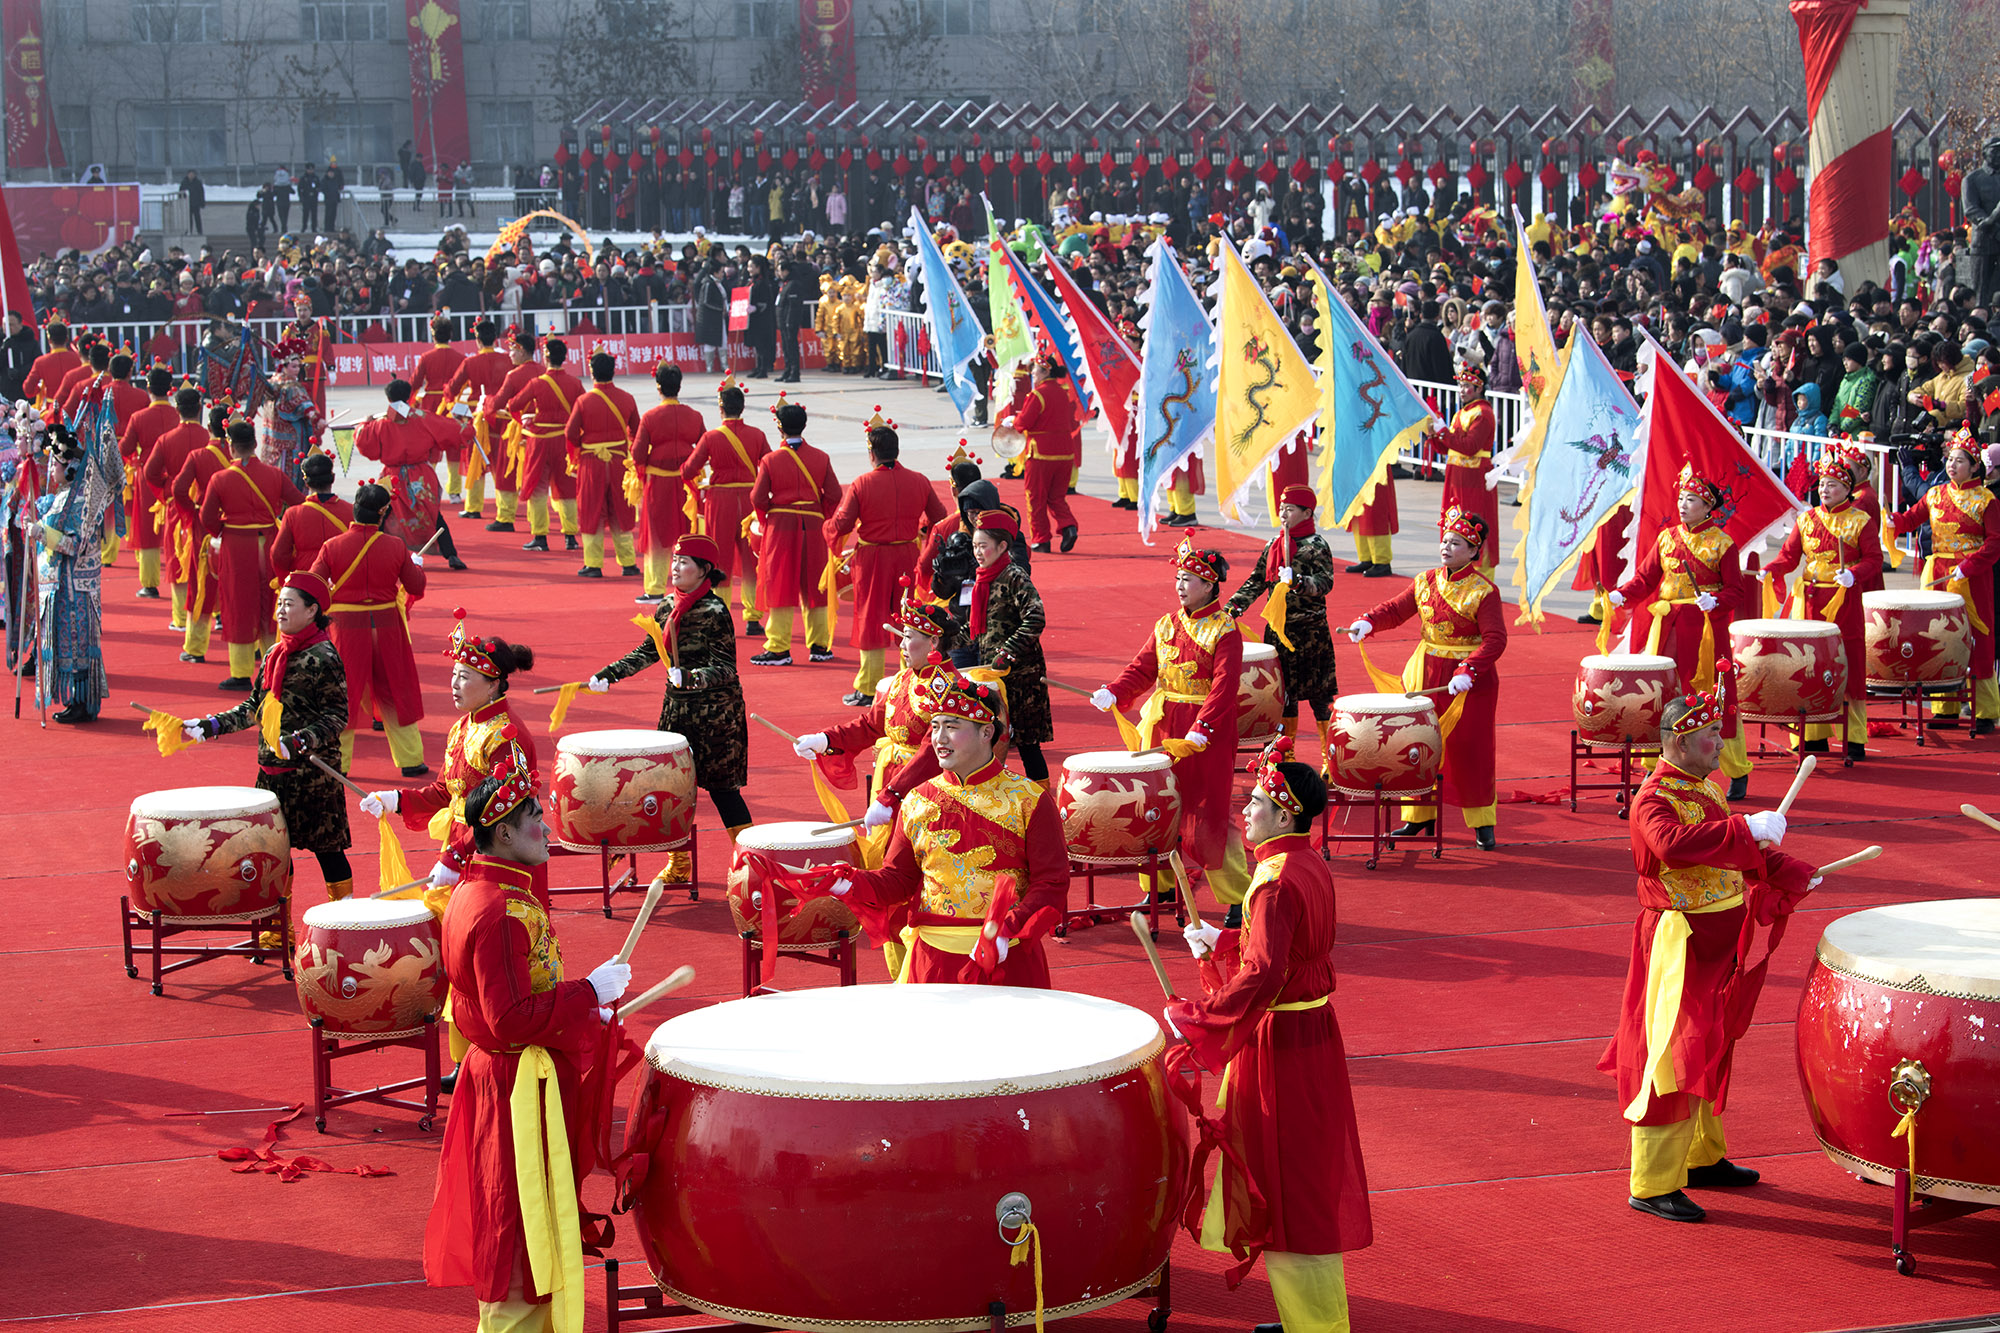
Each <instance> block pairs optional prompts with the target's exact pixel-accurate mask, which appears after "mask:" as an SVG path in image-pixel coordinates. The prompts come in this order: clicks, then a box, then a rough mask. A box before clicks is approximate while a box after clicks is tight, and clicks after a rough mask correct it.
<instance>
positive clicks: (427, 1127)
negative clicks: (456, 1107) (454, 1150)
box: [417, 1116, 431, 1134]
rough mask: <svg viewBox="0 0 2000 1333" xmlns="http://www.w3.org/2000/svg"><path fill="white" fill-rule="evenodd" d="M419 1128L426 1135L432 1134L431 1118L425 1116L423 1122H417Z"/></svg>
mask: <svg viewBox="0 0 2000 1333" xmlns="http://www.w3.org/2000/svg"><path fill="white" fill-rule="evenodd" d="M417 1128H418V1129H420V1130H422V1131H423V1132H424V1133H426V1134H428V1133H430V1132H431V1118H430V1117H429V1116H425V1117H424V1118H423V1119H422V1120H419V1121H418V1122H417Z"/></svg>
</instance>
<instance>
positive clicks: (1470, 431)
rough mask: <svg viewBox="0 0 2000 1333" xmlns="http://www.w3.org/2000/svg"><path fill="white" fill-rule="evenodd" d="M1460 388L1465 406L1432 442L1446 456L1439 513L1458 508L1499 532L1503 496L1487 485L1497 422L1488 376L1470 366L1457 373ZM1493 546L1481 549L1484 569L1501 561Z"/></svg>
mask: <svg viewBox="0 0 2000 1333" xmlns="http://www.w3.org/2000/svg"><path fill="white" fill-rule="evenodd" d="M1458 385H1459V388H1460V389H1461V390H1462V391H1463V393H1464V406H1462V407H1460V408H1459V409H1458V411H1457V413H1456V414H1455V415H1453V417H1452V419H1451V424H1450V425H1449V426H1447V427H1445V428H1444V429H1443V430H1441V431H1439V432H1438V433H1437V435H1436V436H1435V437H1434V438H1433V439H1432V441H1431V443H1432V444H1433V445H1434V446H1436V448H1437V449H1438V450H1440V451H1441V452H1442V453H1443V454H1444V501H1443V507H1442V510H1441V511H1440V512H1443V510H1449V509H1451V508H1453V507H1454V506H1456V507H1457V508H1458V509H1460V510H1462V511H1464V512H1465V513H1468V514H1477V515H1478V516H1479V518H1480V519H1481V520H1482V521H1483V522H1484V523H1485V524H1486V530H1487V531H1488V532H1498V531H1499V530H1500V495H1499V492H1498V491H1495V490H1493V489H1492V488H1490V487H1488V486H1487V484H1486V478H1487V476H1488V475H1489V474H1490V473H1491V472H1492V471H1493V433H1494V429H1495V426H1496V423H1497V421H1498V418H1496V417H1495V416H1494V414H1493V404H1491V403H1489V402H1487V401H1486V372H1485V371H1483V370H1481V369H1480V368H1479V367H1477V366H1467V367H1465V369H1463V370H1461V371H1459V372H1458ZM1491 546H1492V543H1490V542H1489V543H1488V544H1487V545H1486V546H1485V547H1482V548H1481V549H1480V552H1479V564H1480V567H1481V568H1483V569H1488V570H1490V569H1492V568H1493V566H1494V562H1495V561H1496V560H1497V559H1498V556H1496V555H1495V554H1494V552H1493V551H1492V549H1491Z"/></svg>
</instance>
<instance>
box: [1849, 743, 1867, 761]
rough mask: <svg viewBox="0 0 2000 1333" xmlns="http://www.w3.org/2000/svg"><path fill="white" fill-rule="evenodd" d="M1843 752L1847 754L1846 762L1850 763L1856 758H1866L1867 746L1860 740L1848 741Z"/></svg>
mask: <svg viewBox="0 0 2000 1333" xmlns="http://www.w3.org/2000/svg"><path fill="white" fill-rule="evenodd" d="M1844 753H1845V754H1846V756H1847V762H1848V763H1850V764H1851V763H1853V762H1854V761H1855V760H1857V759H1866V758H1867V757H1868V747H1867V745H1865V744H1863V743H1862V742H1861V741H1849V742H1847V746H1846V749H1845V751H1844Z"/></svg>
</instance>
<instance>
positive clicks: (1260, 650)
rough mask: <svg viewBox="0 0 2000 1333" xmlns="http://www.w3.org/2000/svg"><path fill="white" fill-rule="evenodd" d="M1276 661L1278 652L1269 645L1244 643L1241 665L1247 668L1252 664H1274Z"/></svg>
mask: <svg viewBox="0 0 2000 1333" xmlns="http://www.w3.org/2000/svg"><path fill="white" fill-rule="evenodd" d="M1277 660H1278V650H1277V648H1276V647H1274V646H1273V645H1271V644H1268V643H1246V644H1244V645H1243V664H1244V665H1245V666H1248V665H1249V664H1250V663H1252V662H1275V661H1277Z"/></svg>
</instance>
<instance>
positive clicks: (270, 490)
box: [200, 417, 305, 693]
mask: <svg viewBox="0 0 2000 1333" xmlns="http://www.w3.org/2000/svg"><path fill="white" fill-rule="evenodd" d="M229 451H230V453H231V454H232V455H234V457H232V458H231V459H230V461H229V465H228V466H227V467H224V468H220V469H218V470H217V471H216V472H215V475H213V476H212V477H210V478H209V480H208V484H207V485H206V486H205V487H203V488H202V495H201V520H200V521H201V530H202V532H203V533H205V534H206V535H207V536H208V538H209V539H210V541H212V542H216V543H219V545H218V548H217V550H216V556H215V568H216V593H217V609H218V613H219V614H220V615H221V617H222V641H223V642H224V643H225V644H227V645H228V646H229V678H228V679H227V680H224V681H223V682H222V686H221V688H223V689H225V690H241V691H244V692H246V693H247V692H248V691H249V689H250V685H251V680H250V674H251V672H253V671H255V670H256V669H257V656H258V654H260V653H262V652H263V651H264V650H265V649H266V648H268V647H270V646H271V635H272V633H273V631H272V628H271V613H272V611H273V610H274V609H275V607H276V605H277V593H276V590H275V589H274V587H273V586H272V579H271V538H272V537H274V536H276V535H277V531H278V520H279V518H280V517H281V516H282V515H283V513H284V511H285V509H286V508H287V507H289V506H291V505H295V504H298V503H299V502H300V501H301V500H303V499H305V496H304V495H302V494H300V492H299V488H298V487H296V486H294V485H292V482H291V478H289V477H287V476H286V475H285V474H284V473H282V472H280V471H279V470H278V469H277V468H275V467H272V466H271V465H270V464H269V463H266V462H264V461H262V460H261V459H259V458H258V457H257V428H256V427H255V426H253V425H251V424H250V423H249V422H247V421H244V420H243V419H242V418H240V417H239V418H237V419H236V420H234V421H231V422H230V423H229Z"/></svg>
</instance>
